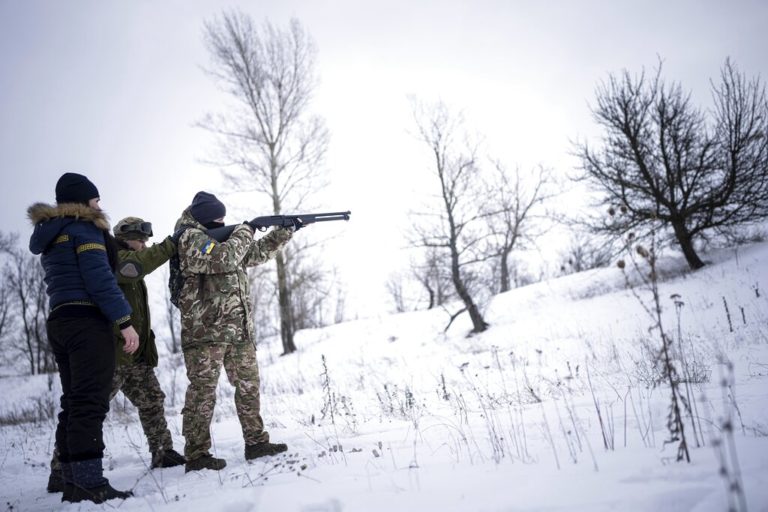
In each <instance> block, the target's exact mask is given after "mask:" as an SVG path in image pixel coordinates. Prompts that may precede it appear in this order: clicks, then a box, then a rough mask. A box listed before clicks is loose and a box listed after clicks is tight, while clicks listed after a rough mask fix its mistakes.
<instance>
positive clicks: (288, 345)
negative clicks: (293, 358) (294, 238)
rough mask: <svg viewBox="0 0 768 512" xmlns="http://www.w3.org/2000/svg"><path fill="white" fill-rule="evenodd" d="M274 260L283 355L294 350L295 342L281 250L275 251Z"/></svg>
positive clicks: (283, 258)
mask: <svg viewBox="0 0 768 512" xmlns="http://www.w3.org/2000/svg"><path fill="white" fill-rule="evenodd" d="M275 261H276V263H277V301H278V304H279V308H280V339H281V340H282V342H283V355H287V354H291V353H293V352H296V344H295V343H294V342H293V321H292V320H291V298H290V291H289V290H288V278H287V275H286V271H285V257H284V256H283V254H282V253H281V252H278V253H277V256H275Z"/></svg>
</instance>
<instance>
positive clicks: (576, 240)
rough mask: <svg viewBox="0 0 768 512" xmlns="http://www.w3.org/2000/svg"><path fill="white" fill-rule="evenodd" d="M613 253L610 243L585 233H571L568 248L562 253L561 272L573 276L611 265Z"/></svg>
mask: <svg viewBox="0 0 768 512" xmlns="http://www.w3.org/2000/svg"><path fill="white" fill-rule="evenodd" d="M612 258H613V252H612V251H611V249H610V246H609V244H608V243H606V242H604V241H601V240H599V239H598V238H596V237H595V236H591V235H590V234H589V233H585V232H583V231H575V232H572V233H571V237H570V240H569V242H568V246H567V247H566V248H565V250H564V251H562V252H561V253H560V260H561V262H562V263H561V264H560V272H561V273H563V274H571V273H574V272H583V271H585V270H591V269H593V268H600V267H606V266H608V265H610V264H611V262H612Z"/></svg>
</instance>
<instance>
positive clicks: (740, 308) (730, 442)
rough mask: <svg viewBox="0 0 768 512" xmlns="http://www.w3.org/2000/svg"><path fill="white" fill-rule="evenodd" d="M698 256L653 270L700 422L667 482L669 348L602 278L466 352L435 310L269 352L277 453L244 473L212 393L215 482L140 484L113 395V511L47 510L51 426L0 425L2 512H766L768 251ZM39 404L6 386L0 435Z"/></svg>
mask: <svg viewBox="0 0 768 512" xmlns="http://www.w3.org/2000/svg"><path fill="white" fill-rule="evenodd" d="M707 258H708V259H709V261H710V262H711V263H710V265H708V266H707V267H706V268H704V269H702V270H700V271H698V272H695V273H691V272H688V271H687V270H686V265H685V262H684V261H683V260H682V259H680V258H674V257H670V258H666V259H663V260H662V261H661V262H660V264H659V267H660V268H659V275H660V276H661V279H662V282H661V284H660V297H661V304H662V306H663V327H664V329H665V331H666V332H667V333H668V334H669V335H670V336H671V337H672V338H673V339H674V343H673V349H674V350H673V352H674V355H675V358H676V364H677V368H678V369H679V370H680V371H681V373H683V372H685V375H688V376H690V380H693V381H696V382H695V383H692V384H690V385H685V384H682V385H681V388H680V389H681V392H682V393H683V394H684V395H685V396H686V398H688V399H690V404H691V409H692V411H693V419H692V418H691V417H689V415H688V414H687V413H686V414H685V423H684V427H685V436H686V438H687V440H688V444H689V449H690V457H691V462H690V463H686V462H676V455H677V447H678V443H677V442H675V443H665V441H667V440H668V439H669V438H670V434H669V431H668V428H667V415H668V411H669V407H670V388H669V385H668V383H665V382H661V383H656V385H654V380H655V378H656V377H657V376H658V369H656V368H654V366H653V364H652V361H651V354H652V353H653V352H655V351H657V350H658V348H659V347H660V343H661V342H660V336H659V334H658V332H657V331H649V327H650V326H651V325H652V324H653V319H652V318H651V317H650V316H649V315H648V313H647V312H646V311H645V310H644V308H643V305H642V304H641V300H642V301H645V303H646V304H647V305H648V304H650V299H651V293H650V291H649V290H648V289H647V288H645V287H643V286H642V285H640V284H638V285H637V286H636V287H635V288H634V291H632V290H629V289H627V287H626V285H625V278H624V275H623V274H622V272H621V271H620V270H619V269H618V268H616V267H613V268H608V269H601V270H593V271H589V272H584V273H580V274H574V275H571V276H567V277H563V278H559V279H555V280H551V281H548V282H542V283H538V284H536V285H532V286H528V287H525V288H521V289H517V290H514V291H511V292H509V293H505V294H502V295H499V296H497V297H495V298H494V299H493V301H492V303H491V304H490V305H489V307H488V309H487V315H486V319H487V320H488V321H489V322H490V324H491V328H490V329H489V330H488V331H487V332H485V333H483V334H481V335H476V336H473V337H466V334H467V332H468V331H469V329H470V325H469V323H468V319H466V318H463V317H460V318H459V319H458V320H457V321H456V322H454V323H453V325H452V326H451V327H450V329H449V330H448V331H447V332H444V328H445V326H446V324H447V321H448V315H447V314H446V313H445V312H444V311H439V310H433V311H425V312H415V313H406V314H399V315H392V316H387V317H381V318H377V319H368V320H360V321H355V322H348V323H344V324H340V325H336V326H332V327H329V328H325V329H318V330H312V331H302V332H300V333H299V335H298V338H297V345H298V346H299V347H300V352H299V353H297V354H294V355H291V356H288V357H278V356H277V354H278V353H279V351H280V349H279V347H277V346H263V347H260V349H259V357H260V364H261V372H262V397H263V400H262V403H263V411H262V412H263V416H264V418H265V421H266V422H267V425H268V429H269V431H270V433H271V436H272V438H273V440H275V441H283V442H287V443H288V444H289V452H288V453H287V454H284V455H281V456H278V457H273V458H270V459H266V460H259V461H257V462H255V463H250V464H248V463H246V462H245V461H244V459H243V441H242V436H241V433H240V426H239V423H238V421H237V418H236V416H235V414H234V405H233V399H232V395H233V392H232V388H231V387H230V386H229V385H228V384H227V383H226V382H225V380H224V378H222V383H221V385H220V394H219V400H218V403H217V413H216V420H215V422H214V424H213V426H212V428H213V438H214V442H215V452H216V455H217V456H220V457H224V458H226V459H227V461H228V466H227V467H226V468H225V469H224V470H223V471H221V472H218V473H217V472H212V471H202V472H194V473H189V474H185V473H184V469H183V468H169V469H162V470H155V471H149V470H148V464H149V456H148V455H149V454H148V453H147V447H146V441H145V439H144V437H143V434H142V432H141V427H140V425H139V423H138V419H137V416H136V414H135V411H132V410H131V408H130V406H126V401H125V400H124V399H123V398H122V395H119V396H118V398H117V400H116V401H115V402H113V407H112V411H111V412H110V415H109V417H108V419H107V422H106V424H105V441H106V444H107V450H108V453H107V455H106V457H105V460H104V466H105V473H106V476H107V477H108V478H109V479H110V480H111V482H112V484H113V485H114V486H115V487H116V488H118V489H129V488H130V489H133V491H134V493H135V497H134V498H132V499H129V500H126V501H124V502H121V501H119V500H113V501H111V502H109V503H108V504H106V505H93V504H75V505H62V504H61V503H60V501H59V500H60V497H61V495H60V494H48V493H46V491H45V485H46V482H47V477H48V466H47V464H48V461H49V459H50V453H51V449H52V446H53V430H54V425H53V423H52V421H50V420H43V421H38V422H36V423H25V424H21V425H5V426H2V427H0V507H3V508H4V510H8V511H10V510H13V511H16V510H20V511H36V510H39V511H42V510H56V509H62V510H102V509H105V508H111V507H116V508H120V509H121V510H156V511H184V512H189V511H198V510H200V511H209V512H213V511H226V512H246V511H262V512H263V511H301V512H320V511H366V512H378V511H382V512H384V511H386V512H391V511H396V510H397V511H410V510H418V511H427V510H429V511H431V510H435V511H440V512H449V511H512V510H562V511H566V510H567V511H574V510H575V511H602V510H606V511H607V510H619V511H625V510H633V511H649V512H650V511H660V510H664V511H666V510H669V511H672V510H674V511H678V510H695V511H701V512H703V511H724V510H728V508H729V506H731V505H735V506H736V507H741V506H742V505H743V503H739V502H738V501H735V502H731V501H729V500H732V499H737V495H736V494H735V493H733V492H727V488H728V485H729V484H728V482H727V479H730V480H731V481H734V482H737V483H738V484H739V486H741V487H742V488H743V489H744V493H745V496H746V505H747V506H748V509H749V510H752V511H759V510H768V386H766V384H767V383H768V244H757V245H753V246H750V247H744V248H740V249H738V250H727V251H720V252H717V253H712V254H708V255H707ZM673 294H676V295H677V296H679V297H676V298H675V299H673V298H671V296H672V295H673ZM675 301H677V302H678V305H677V306H676V305H675ZM680 347H682V348H683V351H682V355H681V353H680V350H679V348H680ZM682 358H685V362H686V364H683V363H682ZM177 361H178V360H174V359H173V358H171V357H169V356H168V355H165V357H163V358H162V361H161V366H160V368H159V369H158V374H159V375H160V378H161V382H162V383H163V386H164V388H165V390H166V393H167V395H168V399H167V403H166V404H167V414H168V420H169V425H170V427H171V430H172V432H173V434H174V438H175V443H176V448H177V449H178V450H180V451H181V449H182V448H183V442H184V439H183V437H182V436H181V434H180V430H181V416H180V410H181V405H182V402H183V396H184V388H185V386H186V378H185V375H184V371H183V368H182V369H177V370H175V371H174V370H173V367H174V364H175V363H176V362H177ZM730 368H732V371H731V370H730ZM49 384H50V381H49V379H48V378H46V377H39V378H38V377H36V378H3V379H0V394H2V397H3V399H2V402H1V403H2V405H0V417H2V418H5V419H7V418H10V417H13V416H16V417H19V416H22V415H24V413H25V412H26V413H32V412H34V411H45V410H46V409H49V408H51V407H54V408H55V404H56V403H57V399H58V382H57V381H56V380H55V379H54V380H53V382H52V389H49ZM598 411H599V414H598ZM42 415H43V416H45V414H44V413H42ZM727 418H730V419H731V421H732V424H733V432H732V435H729V434H728V432H727V429H725V430H724V429H723V425H724V422H725V420H726V419H727ZM721 455H723V456H725V459H724V463H721V460H720V458H719V457H720V456H721ZM722 473H725V474H722Z"/></svg>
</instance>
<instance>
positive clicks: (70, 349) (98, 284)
mask: <svg viewBox="0 0 768 512" xmlns="http://www.w3.org/2000/svg"><path fill="white" fill-rule="evenodd" d="M27 213H28V216H29V219H30V220H31V221H32V222H33V224H34V226H35V228H34V232H33V233H32V237H31V238H30V241H29V249H30V251H32V253H33V254H41V255H42V256H41V258H40V260H41V263H42V265H43V269H44V271H45V283H46V286H47V288H46V292H47V294H48V298H49V302H50V314H49V316H48V322H47V325H46V328H47V333H48V342H49V343H50V346H51V350H52V351H53V354H54V356H55V358H56V363H57V365H58V367H59V376H60V378H61V389H62V395H61V412H60V413H59V422H58V425H57V427H56V446H57V447H58V450H59V452H60V460H61V462H62V470H63V471H62V472H63V478H64V483H65V485H64V495H63V496H62V498H61V500H62V501H69V502H77V501H83V500H89V501H93V502H95V503H102V502H104V501H106V500H109V499H112V498H123V499H125V498H127V497H129V496H131V495H132V494H131V493H130V492H122V491H118V490H116V489H114V488H113V487H112V486H111V485H110V484H109V481H108V480H107V479H106V478H104V474H103V469H102V465H101V460H102V458H103V455H104V440H103V434H102V425H103V423H104V418H105V417H106V415H107V412H108V411H109V393H110V390H111V382H112V375H113V374H114V371H115V343H114V338H113V336H114V334H113V331H112V326H113V324H117V325H119V328H120V331H121V333H122V335H123V337H124V339H125V348H124V350H125V351H126V352H129V353H132V352H134V351H135V350H136V349H137V348H138V346H139V336H138V334H137V333H136V330H135V329H134V328H133V326H132V325H131V307H130V306H129V304H128V301H127V300H126V299H125V297H124V296H123V292H122V291H121V290H120V288H119V287H118V285H117V280H116V278H115V274H114V268H115V265H116V262H117V246H116V243H115V241H114V239H113V238H112V235H111V234H110V233H109V223H108V221H107V218H106V216H105V215H104V213H103V212H102V211H101V207H100V206H99V191H98V189H97V188H96V186H95V185H94V184H93V183H91V181H90V180H89V179H88V178H86V177H85V176H83V175H81V174H76V173H69V172H68V173H65V174H63V175H62V176H61V178H59V181H58V182H57V183H56V205H48V204H43V203H37V204H34V205H32V206H30V207H29V209H28V211H27Z"/></svg>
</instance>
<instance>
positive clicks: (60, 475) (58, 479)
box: [46, 469, 64, 492]
mask: <svg viewBox="0 0 768 512" xmlns="http://www.w3.org/2000/svg"><path fill="white" fill-rule="evenodd" d="M46 489H47V490H48V492H64V472H63V471H62V470H61V469H52V470H51V474H50V475H49V476H48V486H47V487H46Z"/></svg>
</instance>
